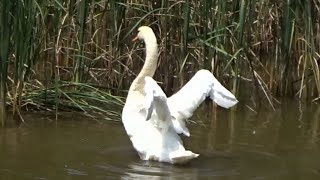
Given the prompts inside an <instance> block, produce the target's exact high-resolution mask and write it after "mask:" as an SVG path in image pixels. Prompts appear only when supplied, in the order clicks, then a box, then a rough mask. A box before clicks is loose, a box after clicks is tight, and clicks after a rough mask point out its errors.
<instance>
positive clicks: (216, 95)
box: [168, 70, 238, 126]
mask: <svg viewBox="0 0 320 180" xmlns="http://www.w3.org/2000/svg"><path fill="white" fill-rule="evenodd" d="M206 97H210V98H211V99H212V100H213V101H214V102H216V103H217V104H218V105H219V106H222V107H224V108H229V107H231V106H234V105H235V104H236V103H237V102H238V100H237V99H236V98H235V97H234V95H233V94H232V93H231V92H230V91H228V90H227V89H226V88H225V87H223V86H222V85H221V84H220V82H219V81H218V80H217V79H216V78H215V77H214V76H213V74H212V73H211V72H210V71H208V70H200V71H198V72H197V73H196V74H195V75H194V76H193V77H192V78H191V79H190V81H189V82H188V83H187V84H186V85H185V86H184V87H182V88H181V90H180V91H178V92H177V93H176V94H174V95H172V96H171V97H169V98H168V106H169V108H170V112H171V115H172V116H174V117H175V118H176V119H179V120H181V119H183V120H185V119H188V118H190V117H191V116H192V114H193V112H194V111H195V110H196V108H198V106H199V105H200V104H201V103H202V102H203V101H204V100H205V99H206ZM181 126H183V125H182V124H181Z"/></svg>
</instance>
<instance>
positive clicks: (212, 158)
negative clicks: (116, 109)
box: [0, 101, 320, 180]
mask: <svg viewBox="0 0 320 180" xmlns="http://www.w3.org/2000/svg"><path fill="white" fill-rule="evenodd" d="M210 109H211V108H210V107H207V106H203V107H202V108H201V109H199V111H198V112H197V113H196V114H195V115H194V116H193V117H192V119H191V120H190V122H189V127H190V131H191V137H190V138H183V140H184V143H185V146H186V148H187V149H190V150H192V151H194V152H197V153H200V157H199V158H198V159H196V160H194V161H192V162H191V163H190V164H188V165H184V166H173V165H170V164H166V163H158V162H147V161H142V160H140V159H139V157H138V156H137V154H136V152H135V151H134V150H133V148H132V146H131V143H130V141H129V139H128V137H127V136H126V134H125V131H124V128H123V126H122V124H121V122H119V121H106V120H103V119H100V120H99V119H98V121H96V120H92V118H89V117H85V116H83V115H82V114H81V113H64V114H61V115H60V116H59V120H58V121H55V120H54V117H52V116H47V114H44V113H39V112H38V113H28V114H25V115H24V117H25V120H26V124H25V125H22V126H20V127H18V128H7V129H1V130H0V157H1V158H0V179H4V180H7V179H8V180H9V179H19V180H20V179H39V180H49V179H59V180H61V179H217V180H239V179H252V180H260V179H263V180H264V179H285V180H286V179H288V180H289V179H290V180H295V179H309V180H313V179H317V180H318V179H319V178H320V139H319V137H320V136H319V134H320V124H319V123H320V122H319V121H320V107H319V105H317V104H302V103H298V102H291V101H290V102H288V103H282V104H281V105H279V106H278V107H277V108H276V109H277V110H276V111H272V110H259V111H258V110H256V112H254V111H251V110H250V109H249V108H248V107H247V106H246V105H245V104H239V105H238V108H237V110H236V111H234V112H232V111H230V110H223V109H220V108H218V109H217V111H216V112H215V113H214V114H211V113H208V111H209V110H210Z"/></svg>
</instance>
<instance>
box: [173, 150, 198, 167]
mask: <svg viewBox="0 0 320 180" xmlns="http://www.w3.org/2000/svg"><path fill="white" fill-rule="evenodd" d="M198 156H199V154H196V153H193V152H191V151H176V152H172V153H170V154H169V157H170V160H171V163H172V164H186V163H188V162H189V161H190V160H191V159H194V158H197V157H198Z"/></svg>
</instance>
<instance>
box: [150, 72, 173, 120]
mask: <svg viewBox="0 0 320 180" xmlns="http://www.w3.org/2000/svg"><path fill="white" fill-rule="evenodd" d="M144 92H145V95H146V96H145V97H146V98H145V106H146V109H147V116H146V120H149V119H150V118H151V116H152V113H153V111H154V110H155V111H156V113H157V116H158V119H160V120H167V119H169V118H171V116H170V111H169V108H168V105H167V96H166V95H165V93H164V92H163V91H162V89H161V88H160V86H159V85H158V84H157V82H156V81H155V80H153V79H152V78H151V77H145V86H144Z"/></svg>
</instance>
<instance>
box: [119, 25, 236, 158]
mask: <svg viewBox="0 0 320 180" xmlns="http://www.w3.org/2000/svg"><path fill="white" fill-rule="evenodd" d="M138 31H139V33H138V36H137V37H138V38H139V39H143V40H144V42H145V45H146V60H145V64H144V66H143V68H142V70H141V72H140V73H139V75H138V76H137V78H136V79H135V80H134V81H133V82H132V84H131V86H130V89H129V93H128V96H127V100H126V103H125V106H124V108H123V111H122V122H123V124H124V127H125V130H126V132H127V134H128V136H129V137H130V140H131V142H132V144H133V146H134V148H135V149H136V150H137V152H138V154H139V156H140V158H141V159H143V160H156V161H160V162H169V163H172V164H182V163H186V162H188V161H189V160H191V159H193V158H196V157H198V156H199V155H198V154H196V153H193V152H191V151H188V150H185V148H184V146H183V143H182V141H181V139H180V137H179V135H178V134H181V133H183V134H184V135H186V136H190V133H189V131H188V129H187V127H186V126H185V123H184V121H185V120H186V119H187V118H189V117H191V116H192V114H193V112H194V110H195V109H196V108H197V107H198V106H199V105H200V104H201V103H202V102H203V101H204V99H205V98H206V97H210V98H211V99H212V100H213V101H215V102H216V103H217V104H218V105H220V106H222V107H225V108H229V107H231V106H233V105H235V104H236V103H237V102H238V101H237V99H236V98H235V97H234V95H233V94H232V93H231V92H229V91H228V90H227V89H226V88H224V87H223V86H222V85H221V84H220V83H219V81H218V80H217V79H216V78H215V77H214V76H213V75H212V74H211V73H210V72H209V71H207V70H200V71H198V72H197V73H196V74H195V76H194V77H193V78H192V79H191V80H190V81H189V82H188V83H187V84H186V85H185V86H184V87H183V88H182V89H181V90H180V91H179V92H178V93H176V94H174V95H173V96H171V97H170V98H167V96H166V95H165V93H164V92H163V91H162V89H161V88H160V86H159V85H158V84H157V83H156V81H154V80H153V79H152V76H153V75H154V73H155V71H156V66H157V60H158V47H157V46H158V45H157V41H156V37H155V35H154V33H153V31H152V29H151V28H149V27H147V26H142V27H140V28H139V30H138Z"/></svg>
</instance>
